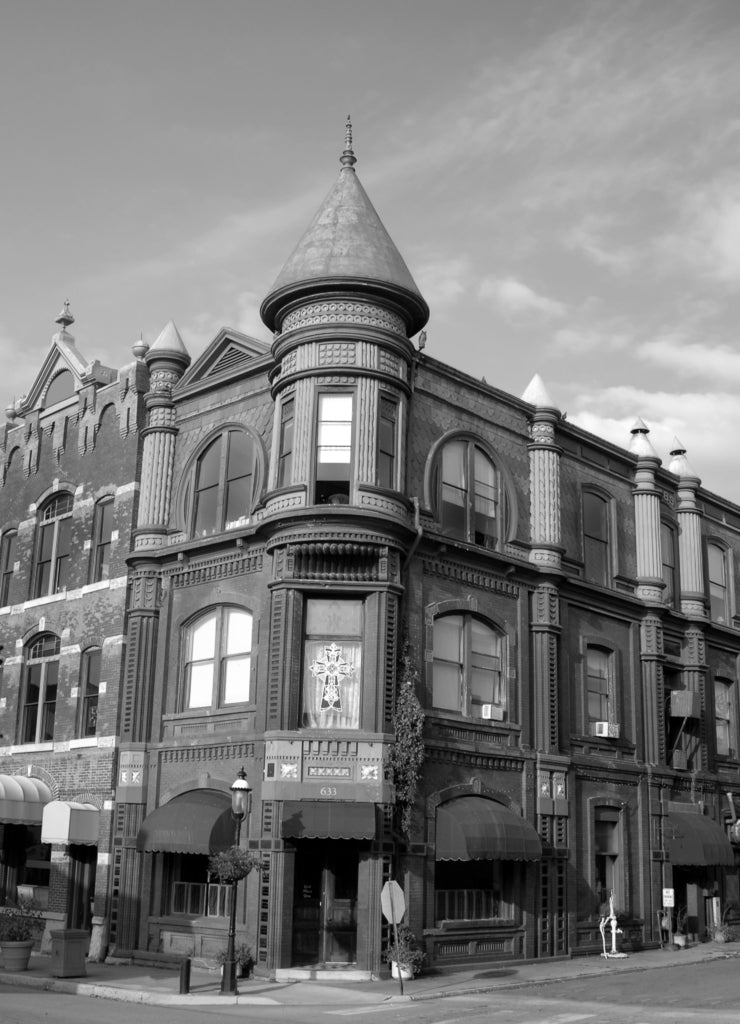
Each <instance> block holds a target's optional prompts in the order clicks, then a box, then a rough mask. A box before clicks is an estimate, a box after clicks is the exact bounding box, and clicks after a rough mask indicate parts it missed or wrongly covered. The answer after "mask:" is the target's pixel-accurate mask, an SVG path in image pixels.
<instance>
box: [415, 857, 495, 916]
mask: <svg viewBox="0 0 740 1024" xmlns="http://www.w3.org/2000/svg"><path fill="white" fill-rule="evenodd" d="M511 870H512V866H511V864H510V862H508V861H501V860H465V861H455V860H449V861H439V860H438V861H437V862H436V863H435V865H434V918H435V926H436V927H440V926H441V924H442V922H443V921H487V920H491V919H493V918H496V919H498V920H511V919H512V918H513V917H514V909H513V903H512V902H510V901H509V900H507V899H506V896H507V890H508V889H509V888H510V879H509V874H510V872H511Z"/></svg>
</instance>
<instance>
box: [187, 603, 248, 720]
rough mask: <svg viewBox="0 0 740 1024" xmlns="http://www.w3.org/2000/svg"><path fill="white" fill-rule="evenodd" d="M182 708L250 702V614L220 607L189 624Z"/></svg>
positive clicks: (214, 706)
mask: <svg viewBox="0 0 740 1024" xmlns="http://www.w3.org/2000/svg"><path fill="white" fill-rule="evenodd" d="M184 650H185V665H184V688H183V709H184V710H186V711H187V710H194V709H196V708H218V707H227V706H229V705H231V704H242V703H246V702H248V701H250V700H251V699H252V694H251V686H252V678H251V677H252V615H251V613H250V612H248V611H245V610H244V609H242V608H233V607H230V606H222V607H219V608H215V609H213V610H211V611H209V612H206V613H205V615H201V616H200V617H199V618H197V619H195V621H193V622H191V623H190V624H189V625H188V626H187V628H186V630H185V636H184Z"/></svg>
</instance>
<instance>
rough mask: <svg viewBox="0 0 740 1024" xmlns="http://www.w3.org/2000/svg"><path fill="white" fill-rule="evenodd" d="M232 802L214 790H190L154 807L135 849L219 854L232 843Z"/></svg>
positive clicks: (137, 839) (233, 830)
mask: <svg viewBox="0 0 740 1024" xmlns="http://www.w3.org/2000/svg"><path fill="white" fill-rule="evenodd" d="M234 838H235V822H234V819H233V817H232V815H231V799H230V798H229V797H228V796H227V795H226V793H220V792H219V791H218V790H214V789H192V790H190V792H188V793H182V794H181V795H180V796H176V797H175V798H174V799H173V800H170V802H169V803H167V804H163V805H162V806H161V807H157V809H156V810H154V811H152V813H151V814H150V815H148V816H147V817H146V818H145V819H144V823H143V825H142V826H141V828H140V829H139V834H138V836H137V837H136V849H137V850H149V851H152V852H158V853H206V854H210V853H220V852H221V851H222V850H226V849H228V848H229V847H230V846H231V845H232V844H233V842H234Z"/></svg>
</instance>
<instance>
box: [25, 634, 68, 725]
mask: <svg viewBox="0 0 740 1024" xmlns="http://www.w3.org/2000/svg"><path fill="white" fill-rule="evenodd" d="M59 651H60V643H59V637H58V636H55V635H54V634H53V633H41V634H40V635H39V636H37V637H35V638H34V639H33V640H32V641H31V642H30V643H29V644H28V645H27V646H26V649H25V651H24V661H25V678H24V683H23V697H22V701H21V708H20V728H19V737H18V740H19V742H20V743H48V742H50V741H51V740H53V738H54V715H55V713H56V703H57V680H58V677H59Z"/></svg>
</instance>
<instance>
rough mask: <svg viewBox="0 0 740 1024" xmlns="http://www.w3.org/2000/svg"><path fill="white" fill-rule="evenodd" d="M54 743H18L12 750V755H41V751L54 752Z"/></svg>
mask: <svg viewBox="0 0 740 1024" xmlns="http://www.w3.org/2000/svg"><path fill="white" fill-rule="evenodd" d="M53 749H54V744H53V743H18V744H14V745H13V746H11V748H10V753H11V754H30V753H32V752H33V753H36V754H37V753H39V751H41V750H53Z"/></svg>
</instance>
